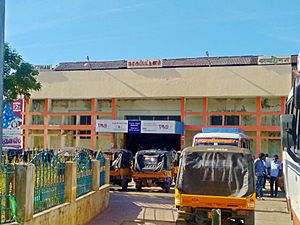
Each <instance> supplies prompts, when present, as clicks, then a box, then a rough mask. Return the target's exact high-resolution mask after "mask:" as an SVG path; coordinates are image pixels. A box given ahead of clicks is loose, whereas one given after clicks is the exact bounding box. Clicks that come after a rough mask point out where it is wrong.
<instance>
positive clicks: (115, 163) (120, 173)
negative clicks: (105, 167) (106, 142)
mask: <svg viewBox="0 0 300 225" xmlns="http://www.w3.org/2000/svg"><path fill="white" fill-rule="evenodd" d="M103 155H104V156H105V157H107V158H109V159H110V183H111V184H113V185H118V186H121V187H122V190H124V191H126V190H127V188H128V183H129V182H131V180H132V171H131V166H132V152H131V151H129V150H126V149H108V150H105V151H104V152H103Z"/></svg>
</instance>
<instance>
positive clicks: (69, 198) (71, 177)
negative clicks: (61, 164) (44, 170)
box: [64, 162, 77, 203]
mask: <svg viewBox="0 0 300 225" xmlns="http://www.w3.org/2000/svg"><path fill="white" fill-rule="evenodd" d="M76 182H77V180H76V163H75V162H66V163H65V184H64V185H65V202H70V203H75V202H76Z"/></svg>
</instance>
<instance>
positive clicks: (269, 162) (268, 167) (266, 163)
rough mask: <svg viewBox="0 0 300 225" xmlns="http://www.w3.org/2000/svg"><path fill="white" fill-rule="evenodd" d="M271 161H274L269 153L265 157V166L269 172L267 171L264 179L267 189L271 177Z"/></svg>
mask: <svg viewBox="0 0 300 225" xmlns="http://www.w3.org/2000/svg"><path fill="white" fill-rule="evenodd" d="M271 161H272V158H271V157H269V155H268V153H267V154H266V157H265V167H266V171H267V173H266V176H265V180H264V189H266V181H267V179H268V178H270V168H271ZM269 181H270V180H269Z"/></svg>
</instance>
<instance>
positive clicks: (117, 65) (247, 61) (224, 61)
mask: <svg viewBox="0 0 300 225" xmlns="http://www.w3.org/2000/svg"><path fill="white" fill-rule="evenodd" d="M257 61H258V56H227V57H201V58H179V59H163V60H162V67H163V68H170V67H208V66H243V65H257V64H258V63H257ZM291 61H292V63H297V56H296V55H292V60H291ZM126 68H127V61H126V60H118V61H98V62H97V61H95V62H63V63H60V64H59V65H58V66H57V67H56V68H55V69H54V70H56V71H73V70H110V69H126Z"/></svg>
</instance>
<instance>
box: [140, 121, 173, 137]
mask: <svg viewBox="0 0 300 225" xmlns="http://www.w3.org/2000/svg"><path fill="white" fill-rule="evenodd" d="M141 133H142V134H151V133H158V134H175V121H146V120H145V121H142V123H141Z"/></svg>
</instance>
